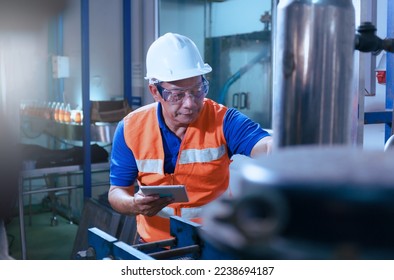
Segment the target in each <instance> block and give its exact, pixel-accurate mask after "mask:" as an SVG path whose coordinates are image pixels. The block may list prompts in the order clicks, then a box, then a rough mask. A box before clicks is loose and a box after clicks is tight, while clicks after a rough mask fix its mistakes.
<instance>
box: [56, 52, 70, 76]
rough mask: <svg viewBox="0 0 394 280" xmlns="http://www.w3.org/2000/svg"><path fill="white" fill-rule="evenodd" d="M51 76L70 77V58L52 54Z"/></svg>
mask: <svg viewBox="0 0 394 280" xmlns="http://www.w3.org/2000/svg"><path fill="white" fill-rule="evenodd" d="M52 74H53V78H55V79H58V78H68V77H70V59H69V57H67V56H52Z"/></svg>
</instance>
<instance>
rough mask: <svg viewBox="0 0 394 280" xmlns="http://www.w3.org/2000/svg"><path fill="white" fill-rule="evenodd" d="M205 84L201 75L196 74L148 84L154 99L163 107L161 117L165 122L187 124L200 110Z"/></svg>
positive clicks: (194, 118)
mask: <svg viewBox="0 0 394 280" xmlns="http://www.w3.org/2000/svg"><path fill="white" fill-rule="evenodd" d="M206 86H207V84H206V82H204V81H203V79H202V77H201V76H197V77H192V78H188V79H184V80H178V81H173V82H162V83H160V84H159V85H150V89H151V92H152V94H153V97H154V98H155V100H156V101H158V102H160V103H161V105H162V107H163V117H164V119H165V121H166V123H167V124H168V123H170V124H172V125H175V126H188V125H189V124H191V123H192V122H194V121H195V120H196V119H197V118H198V116H199V114H200V112H201V109H202V107H203V102H204V97H205V95H206V91H207V88H206Z"/></svg>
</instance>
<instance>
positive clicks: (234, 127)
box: [223, 108, 270, 157]
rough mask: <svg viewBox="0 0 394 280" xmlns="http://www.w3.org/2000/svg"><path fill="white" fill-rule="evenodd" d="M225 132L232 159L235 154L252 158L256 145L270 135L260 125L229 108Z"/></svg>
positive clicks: (224, 124)
mask: <svg viewBox="0 0 394 280" xmlns="http://www.w3.org/2000/svg"><path fill="white" fill-rule="evenodd" d="M223 132H224V137H225V138H226V141H227V147H228V149H229V156H230V157H232V156H233V155H235V154H241V155H245V156H250V153H251V151H252V149H253V147H254V145H256V143H257V142H258V141H259V140H260V139H262V138H264V137H266V136H269V135H270V134H269V133H268V132H267V131H266V130H264V129H263V128H262V127H261V126H260V125H259V124H258V123H256V122H254V121H252V120H251V119H250V118H249V117H247V116H246V115H244V114H242V113H241V112H239V111H238V110H236V109H234V108H229V109H228V110H227V112H226V115H225V116H224V121H223Z"/></svg>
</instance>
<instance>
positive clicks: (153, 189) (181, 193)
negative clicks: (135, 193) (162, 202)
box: [140, 185, 189, 202]
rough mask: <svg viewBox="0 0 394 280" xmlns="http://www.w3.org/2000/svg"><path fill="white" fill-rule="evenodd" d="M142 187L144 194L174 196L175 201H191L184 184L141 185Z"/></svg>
mask: <svg viewBox="0 0 394 280" xmlns="http://www.w3.org/2000/svg"><path fill="white" fill-rule="evenodd" d="M140 189H141V191H142V193H143V194H144V195H150V194H159V195H160V197H173V198H174V199H175V202H188V201H189V198H188V196H187V192H186V188H185V186H184V185H166V186H164V185H163V186H140Z"/></svg>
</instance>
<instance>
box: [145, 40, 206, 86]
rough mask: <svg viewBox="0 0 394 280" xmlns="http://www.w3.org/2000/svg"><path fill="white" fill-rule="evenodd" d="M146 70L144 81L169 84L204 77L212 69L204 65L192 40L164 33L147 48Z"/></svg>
mask: <svg viewBox="0 0 394 280" xmlns="http://www.w3.org/2000/svg"><path fill="white" fill-rule="evenodd" d="M146 70H147V73H146V77H145V79H157V80H159V81H163V82H170V81H177V80H182V79H186V78H191V77H195V76H199V75H204V74H206V73H209V72H211V71H212V68H211V66H209V65H208V64H207V63H204V61H203V60H202V58H201V55H200V52H199V51H198V49H197V47H196V45H195V44H194V42H193V41H192V40H190V39H189V38H187V37H185V36H182V35H179V34H174V33H166V34H164V35H163V36H161V37H159V38H158V39H157V40H156V41H154V42H153V43H152V45H151V46H150V47H149V50H148V53H147V55H146Z"/></svg>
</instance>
